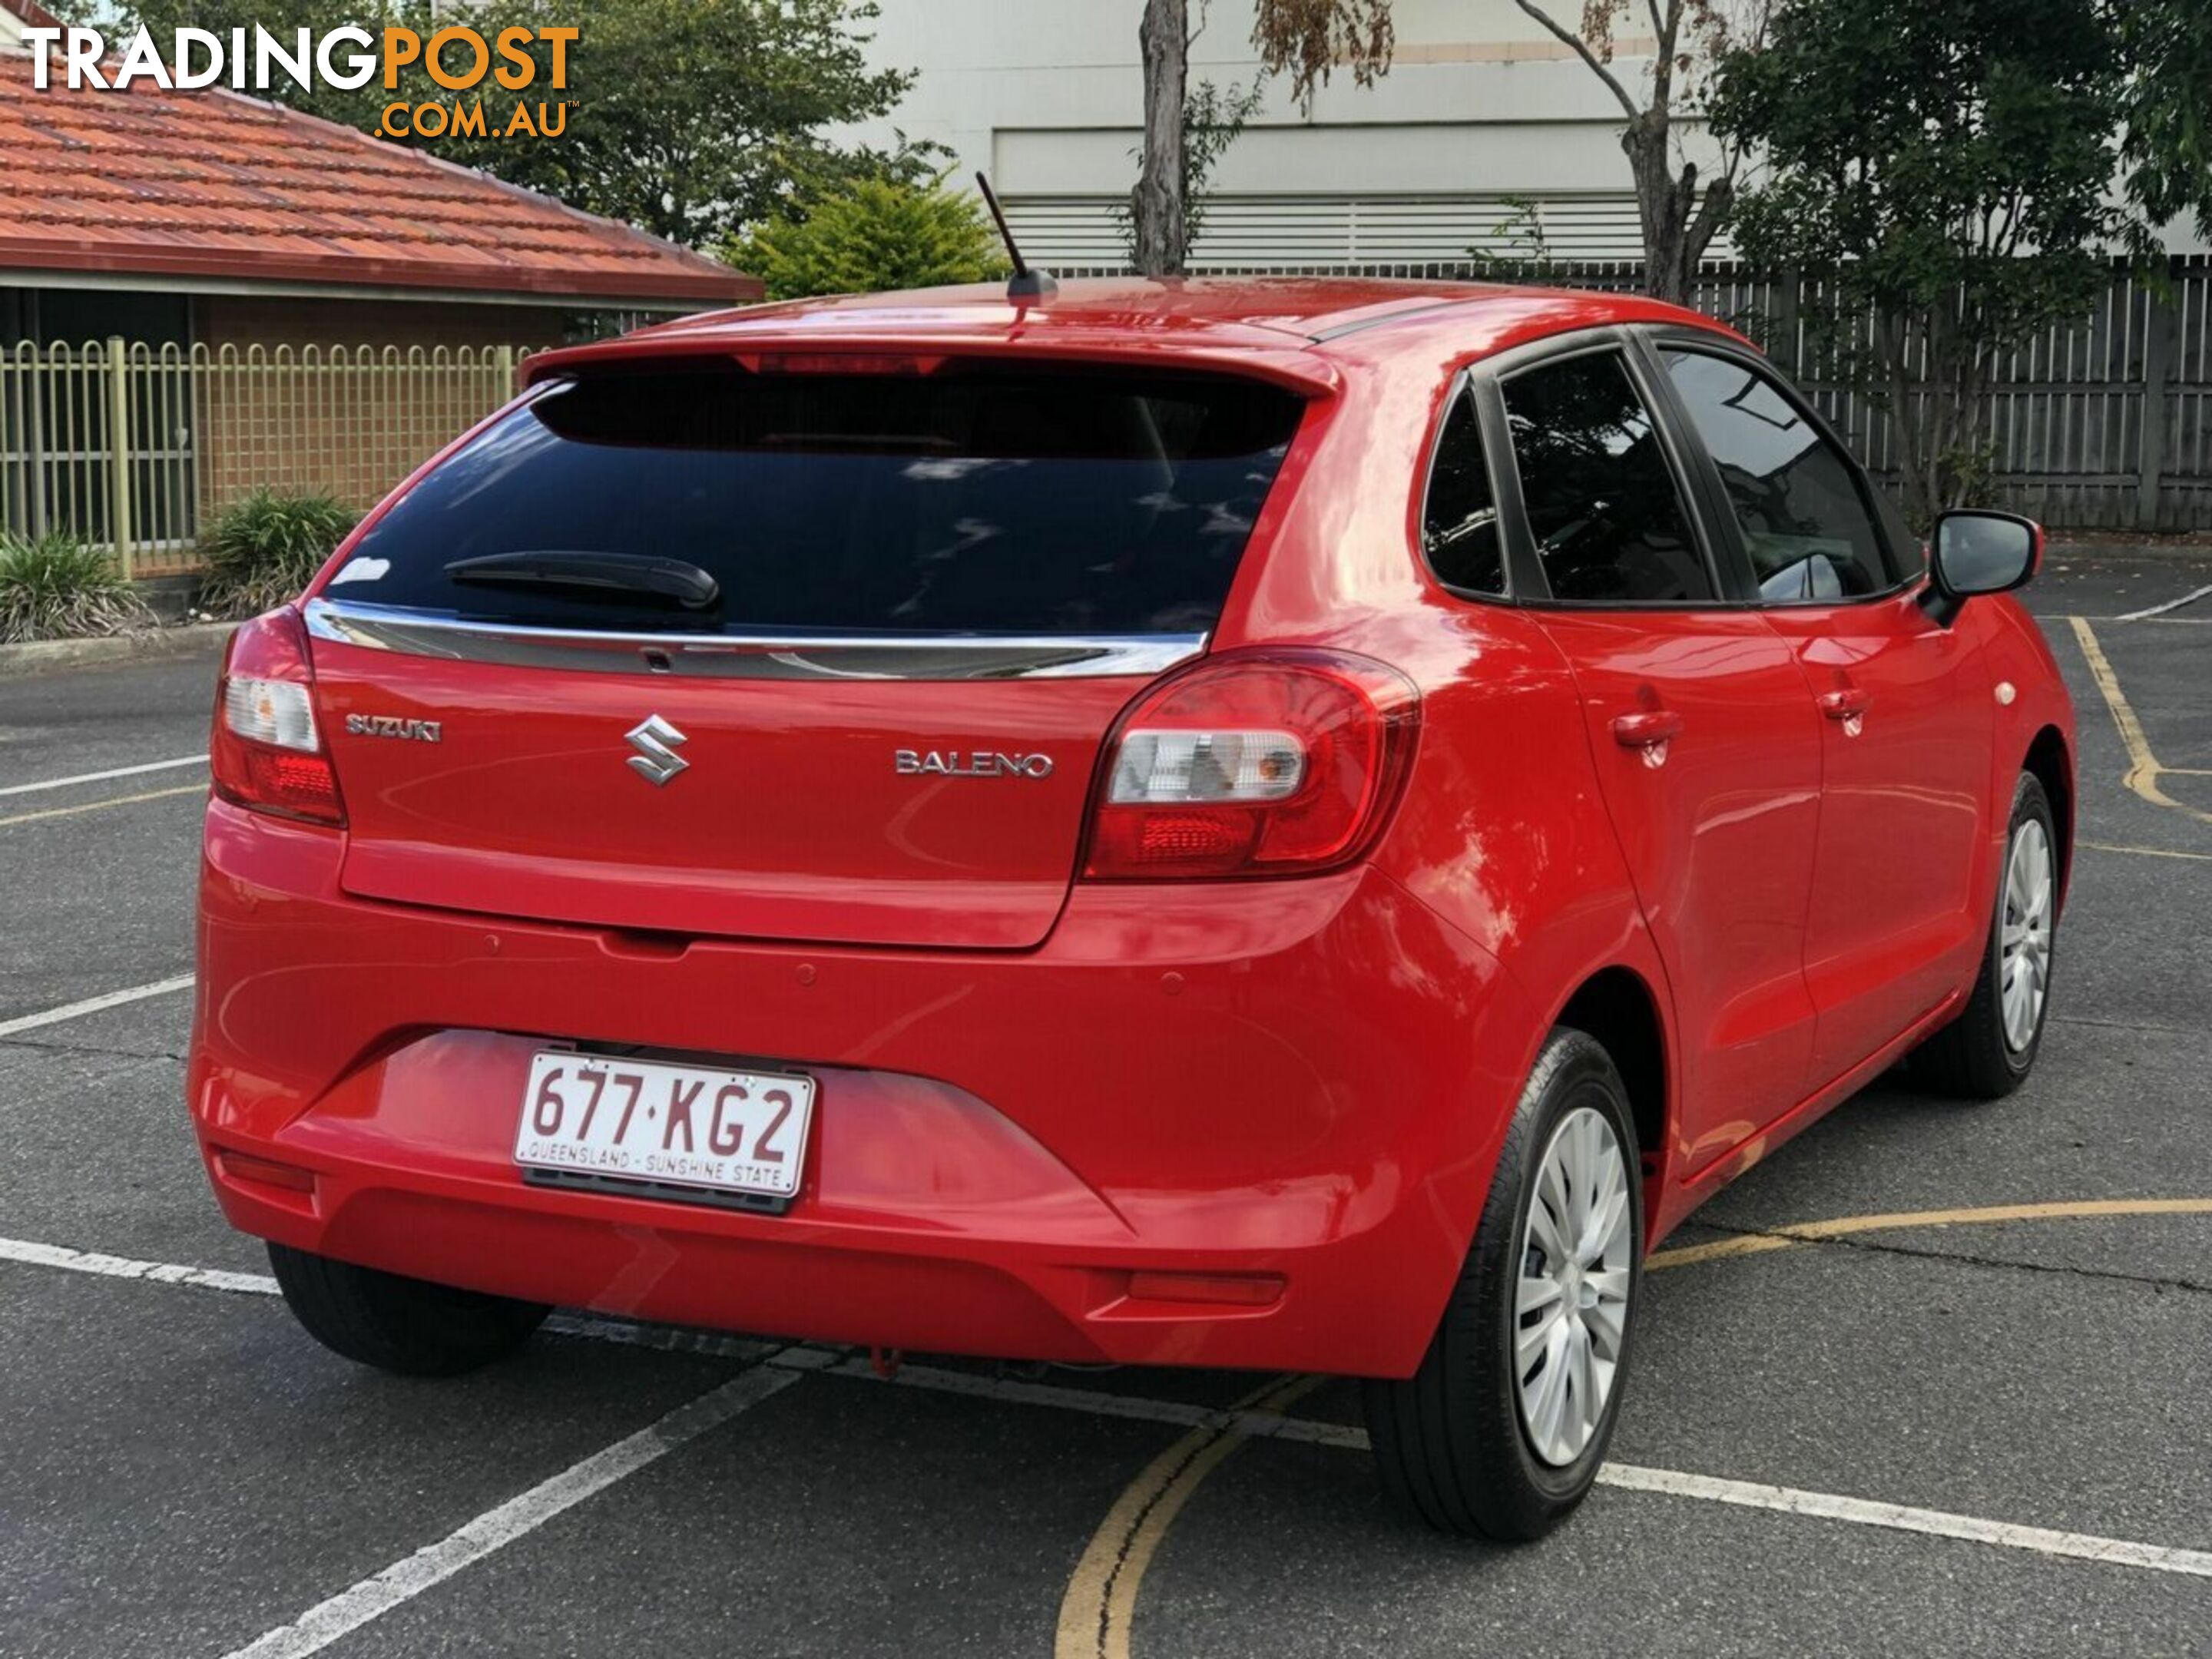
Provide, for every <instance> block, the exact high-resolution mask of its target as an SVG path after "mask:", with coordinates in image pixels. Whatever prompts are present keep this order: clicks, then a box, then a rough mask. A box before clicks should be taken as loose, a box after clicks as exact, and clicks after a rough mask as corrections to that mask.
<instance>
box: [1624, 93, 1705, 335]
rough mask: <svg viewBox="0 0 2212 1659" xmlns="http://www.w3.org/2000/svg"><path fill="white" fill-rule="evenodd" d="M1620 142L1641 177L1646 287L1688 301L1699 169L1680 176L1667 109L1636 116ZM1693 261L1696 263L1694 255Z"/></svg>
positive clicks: (1639, 197) (1640, 215) (1640, 216)
mask: <svg viewBox="0 0 2212 1659" xmlns="http://www.w3.org/2000/svg"><path fill="white" fill-rule="evenodd" d="M1620 147H1621V149H1624V150H1626V152H1627V153H1628V170H1629V172H1630V173H1631V174H1632V176H1633V177H1634V179H1635V180H1636V216H1637V218H1638V221H1639V222H1641V224H1642V227H1643V230H1644V292H1645V293H1646V294H1649V295H1650V296H1651V297H1652V298H1653V299H1655V300H1666V301H1671V302H1672V303H1674V304H1675V305H1678V306H1679V305H1686V304H1687V303H1689V297H1690V280H1689V272H1688V270H1686V269H1685V255H1686V252H1687V249H1688V242H1689V232H1690V207H1691V204H1692V202H1693V201H1694V200H1695V199H1696V195H1697V184H1698V171H1697V169H1696V168H1695V167H1684V168H1683V169H1682V175H1681V177H1680V178H1679V179H1678V178H1676V177H1675V175H1674V167H1673V166H1672V164H1671V161H1670V158H1669V157H1668V154H1667V112H1666V111H1664V110H1661V109H1647V110H1645V111H1644V112H1643V113H1642V114H1640V115H1638V117H1637V118H1635V119H1634V120H1632V121H1631V122H1630V123H1629V124H1628V125H1627V126H1626V128H1624V129H1623V130H1622V131H1621V135H1620ZM1708 240H1710V233H1708ZM1699 252H1703V249H1700V250H1699ZM1688 263H1689V264H1695V258H1694V257H1693V256H1692V258H1690V259H1689V261H1688Z"/></svg>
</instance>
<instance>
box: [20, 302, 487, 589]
mask: <svg viewBox="0 0 2212 1659" xmlns="http://www.w3.org/2000/svg"><path fill="white" fill-rule="evenodd" d="M523 355H524V354H523V353H521V352H518V351H517V350H516V349H514V348H513V347H512V346H507V345H494V346H486V347H483V348H481V349H478V348H472V347H466V346H464V347H460V348H459V349H448V348H446V347H443V346H440V347H436V348H435V349H427V350H426V349H422V348H420V347H410V348H408V349H401V348H399V347H397V346H386V347H381V348H379V347H371V346H353V347H349V346H342V345H340V346H327V347H325V346H313V345H310V346H304V347H300V348H296V349H295V348H294V347H292V346H289V345H280V346H276V347H263V346H258V345H253V346H247V347H245V348H243V349H240V348H239V347H235V346H229V345H226V346H222V347H219V348H216V349H209V348H208V347H206V346H204V345H194V346H192V347H191V348H190V349H183V348H179V347H177V346H174V345H167V346H162V347H161V348H160V349H153V348H149V347H148V346H146V345H144V344H131V343H125V341H123V340H121V339H110V340H106V341H92V342H88V343H84V344H82V345H70V344H52V345H40V344H38V343H33V342H29V341H26V342H23V343H19V344H17V345H16V346H15V347H14V348H13V349H0V529H5V530H7V531H9V532H13V533H15V534H16V535H21V536H32V537H35V536H40V535H44V534H46V533H47V532H55V531H58V532H64V533H67V534H70V535H73V536H76V537H78V538H81V539H83V540H86V541H90V542H94V543H97V544H102V545H105V546H108V547H111V548H112V549H113V550H114V552H115V556H116V558H117V560H118V562H119V563H120V564H121V566H122V568H123V569H124V570H125V573H126V574H131V575H134V576H145V575H158V574H167V573H170V572H176V571H182V570H187V569H190V568H192V567H193V566H194V565H195V564H196V563H197V553H196V551H195V543H196V540H197V537H198V534H199V532H200V530H201V528H202V527H203V526H204V525H205V524H206V523H207V522H208V521H209V520H210V518H211V517H213V515H215V514H216V513H220V512H221V511H222V509H223V508H224V507H227V506H228V505H229V504H230V503H232V502H233V501H236V500H238V499H239V497H240V496H241V495H246V494H247V493H248V492H249V491H251V490H252V489H257V488H258V487H261V486H264V485H267V486H269V487H271V488H274V489H283V490H288V491H301V492H316V491H320V492H327V493H328V494H330V495H335V496H337V498H338V499H339V500H340V501H344V502H345V503H346V504H347V505H349V506H350V507H357V508H365V507H369V506H371V505H373V504H374V502H375V501H377V500H378V499H379V498H380V497H381V496H382V495H384V494H385V493H386V491H388V490H389V489H391V488H392V485H394V484H396V483H398V482H399V481H400V480H401V479H402V478H404V477H406V476H407V474H408V473H409V472H410V471H413V470H414V468H415V467H416V465H417V464H419V463H420V462H421V461H422V459H424V458H425V457H426V456H428V455H429V454H431V453H433V452H434V451H435V450H437V449H438V448H439V447H441V446H442V445H444V444H445V443H446V442H447V441H449V440H451V439H452V438H453V437H454V436H456V435H459V433H461V432H463V431H465V430H466V429H467V428H469V427H470V426H471V425H473V424H474V423H475V422H477V421H478V420H480V419H482V418H483V416H485V415H487V414H489V413H490V412H491V411H492V410H495V409H496V408H498V407H499V405H500V404H502V403H504V402H505V401H506V400H507V398H508V397H509V396H510V395H511V394H512V392H513V386H514V382H515V368H516V364H517V362H519V361H520V358H521V356H523Z"/></svg>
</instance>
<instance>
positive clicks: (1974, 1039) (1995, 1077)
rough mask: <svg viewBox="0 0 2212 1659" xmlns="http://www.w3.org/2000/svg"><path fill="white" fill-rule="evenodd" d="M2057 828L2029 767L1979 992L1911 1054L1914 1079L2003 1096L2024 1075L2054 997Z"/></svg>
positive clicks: (2000, 872) (1974, 1096) (2017, 794)
mask: <svg viewBox="0 0 2212 1659" xmlns="http://www.w3.org/2000/svg"><path fill="white" fill-rule="evenodd" d="M2058 870H2059V864H2058V829H2057V823H2056V822H2055V821H2054V819H2053V817H2052V816H2051V800H2050V798H2049V797H2048V796H2047V795H2045V793H2044V789H2043V785H2042V782H2041V781H2039V779H2038V778H2037V777H2036V776H2035V775H2034V774H2033V773H2032V772H2023V773H2021V775H2020V781H2019V782H2018V783H2017V784H2015V786H2014V788H2013V798H2012V817H2011V818H2010V819H2009V820H2008V823H2007V826H2006V829H2005V850H2004V860H2003V862H2002V864H2000V865H1999V866H1998V867H1997V896H1996V904H1995V905H1994V906H1993V907H1992V914H1991V915H1990V937H1989V943H1988V945H1986V946H1985V947H1984V950H1983V952H1982V963H1981V966H1980V968H1979V969H1978V970H1977V971H1976V974H1975V977H1974V991H1973V994H1972V996H1971V997H1969V998H1968V999H1967V1000H1966V1008H1965V1010H1964V1011H1963V1012H1961V1013H1960V1016H1959V1018H1957V1019H1955V1020H1954V1021H1952V1023H1951V1024H1948V1025H1947V1026H1945V1027H1944V1028H1943V1029H1942V1030H1940V1031H1938V1032H1936V1035H1935V1036H1931V1037H1929V1039H1928V1040H1927V1042H1923V1044H1922V1045H1921V1046H1920V1048H1919V1049H1918V1050H1917V1052H1915V1054H1913V1056H1912V1061H1911V1076H1912V1079H1913V1081H1914V1082H1915V1083H1916V1084H1919V1085H1924V1086H1925V1087H1927V1088H1929V1090H1931V1091H1934V1092H1936V1093H1937V1094H1944V1095H1951V1096H1954V1097H1957V1098H1959V1099H1961V1100H1997V1099H2001V1098H2002V1097H2004V1096H2006V1095H2008V1094H2010V1093H2011V1092H2012V1091H2014V1090H2015V1089H2017V1088H2019V1087H2020V1085H2021V1084H2023V1083H2025V1082H2027V1074H2028V1073H2029V1072H2031V1071H2032V1070H2033V1069H2034V1066H2035V1056H2036V1052H2037V1050H2038V1049H2039V1048H2041V1047H2042V1046H2043V1028H2044V1021H2045V1017H2046V1015H2047V1014H2048V1012H2049V1010H2050V1006H2051V959H2052V955H2053V951H2052V946H2053V945H2054V944H2055V942H2056V940H2057V923H2058Z"/></svg>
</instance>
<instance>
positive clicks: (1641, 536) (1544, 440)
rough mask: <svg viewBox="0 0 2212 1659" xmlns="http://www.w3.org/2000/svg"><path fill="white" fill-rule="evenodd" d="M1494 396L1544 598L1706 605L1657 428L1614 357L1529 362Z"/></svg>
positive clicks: (1693, 541) (1706, 582)
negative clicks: (1500, 400)
mask: <svg viewBox="0 0 2212 1659" xmlns="http://www.w3.org/2000/svg"><path fill="white" fill-rule="evenodd" d="M1504 393H1505V413H1506V418H1507V422H1508V423H1509V425H1510V428H1511V431H1512V434H1513V459H1514V464H1515V466H1516V468H1517V470H1518V471H1519V473H1520V477H1521V495H1522V503H1523V505H1524V507H1526V509H1527V512H1528V528H1529V531H1530V532H1531V534H1532V535H1534V538H1535V542H1536V554H1537V557H1538V558H1539V559H1540V560H1541V561H1542V563H1543V567H1544V574H1546V576H1547V578H1548V579H1549V580H1550V582H1551V588H1552V597H1553V599H1563V600H1567V601H1570V602H1572V603H1577V604H1583V605H1623V604H1629V605H1669V604H1674V605H1694V604H1699V603H1702V602H1705V601H1709V600H1711V599H1712V598H1713V583H1712V577H1711V574H1710V573H1709V572H1708V571H1707V569H1706V568H1705V560H1704V559H1703V558H1702V557H1701V556H1699V550H1698V543H1697V538H1696V537H1695V536H1694V535H1693V534H1692V532H1691V529H1690V520H1689V513H1688V512H1687V511H1686V509H1685V508H1684V507H1683V505H1682V497H1681V494H1680V491H1679V490H1678V489H1676V488H1675V484H1674V471H1673V469H1672V468H1670V467H1669V466H1668V464H1667V457H1666V455H1665V453H1663V452H1662V450H1661V448H1660V441H1659V434H1658V430H1657V428H1656V424H1655V423H1654V422H1653V421H1652V418H1651V414H1650V410H1647V409H1646V408H1645V407H1644V400H1643V399H1642V398H1640V397H1638V395H1637V391H1636V386H1635V383H1634V382H1633V381H1632V380H1630V379H1629V377H1628V368H1627V365H1626V363H1624V362H1622V361H1621V359H1620V353H1619V352H1616V351H1601V352H1591V353H1589V354H1587V355H1585V356H1579V357H1571V358H1568V359H1567V360H1565V362H1555V363H1540V364H1539V365H1537V366H1536V367H1535V368H1531V369H1528V370H1525V371H1523V372H1522V373H1521V374H1516V375H1515V376H1514V377H1513V378H1512V379H1511V380H1508V381H1506V382H1505V386H1504Z"/></svg>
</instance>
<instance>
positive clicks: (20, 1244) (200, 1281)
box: [0, 1238, 276, 1296]
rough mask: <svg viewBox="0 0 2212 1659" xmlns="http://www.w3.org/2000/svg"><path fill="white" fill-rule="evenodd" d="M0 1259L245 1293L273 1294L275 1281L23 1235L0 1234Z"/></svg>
mask: <svg viewBox="0 0 2212 1659" xmlns="http://www.w3.org/2000/svg"><path fill="white" fill-rule="evenodd" d="M0 1261H21V1262H26V1263H27V1264H29V1265H30V1266H32V1267H59V1268H60V1269H62V1270H63V1271H64V1273H95V1274H98V1275H99V1276H100V1278H103V1279H149V1280H151V1281H152V1282H153V1283H155V1284H156V1285H199V1286H200V1287H202V1288H203V1289H205V1290H210V1291H242V1292H244V1293H245V1294H246V1295H248V1296H274V1295H276V1280H275V1279H271V1278H270V1277H269V1275H268V1274H266V1273H226V1272H224V1271H223V1270H222V1268H220V1267H179V1265H177V1264H176V1263H175V1262H173V1261H136V1260H134V1259H132V1258H131V1257H130V1256H127V1255H100V1253H99V1252H97V1251H94V1250H72V1249H69V1248H67V1247H66V1246H64V1245H61V1244H40V1243H36V1242H35V1241H33V1240H31V1239H27V1238H0Z"/></svg>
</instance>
